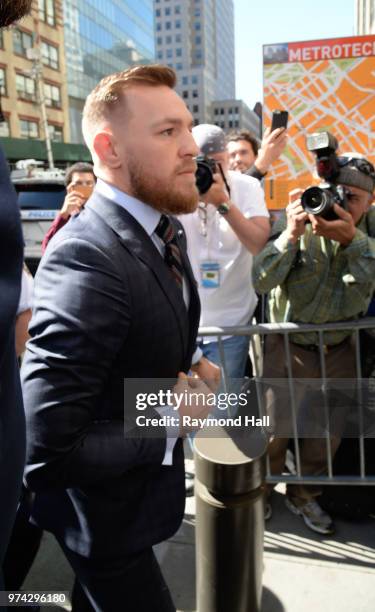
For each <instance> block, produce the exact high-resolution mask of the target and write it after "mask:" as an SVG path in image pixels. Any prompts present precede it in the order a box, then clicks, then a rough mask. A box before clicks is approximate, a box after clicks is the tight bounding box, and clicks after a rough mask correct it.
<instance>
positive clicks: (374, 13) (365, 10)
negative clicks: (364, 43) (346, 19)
mask: <svg viewBox="0 0 375 612" xmlns="http://www.w3.org/2000/svg"><path fill="white" fill-rule="evenodd" d="M355 12H356V34H358V35H364V34H375V0H355Z"/></svg>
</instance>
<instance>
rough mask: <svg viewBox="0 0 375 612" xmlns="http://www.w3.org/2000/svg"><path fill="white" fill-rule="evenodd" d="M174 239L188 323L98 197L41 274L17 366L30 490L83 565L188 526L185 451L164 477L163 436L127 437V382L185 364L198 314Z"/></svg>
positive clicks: (174, 295) (123, 219) (145, 250)
mask: <svg viewBox="0 0 375 612" xmlns="http://www.w3.org/2000/svg"><path fill="white" fill-rule="evenodd" d="M174 222H175V223H176V224H177V223H178V222H177V221H174ZM180 234H183V232H180ZM179 239H180V248H181V251H182V253H183V263H184V268H185V272H186V276H187V278H188V280H189V285H190V307H189V310H188V311H187V309H186V307H185V304H184V301H183V297H182V292H181V290H180V289H179V288H178V286H177V284H176V282H175V280H174V278H173V276H172V274H171V272H170V270H169V269H168V267H167V266H166V264H165V262H164V260H163V258H162V257H161V255H160V253H159V252H158V251H157V249H156V247H155V245H154V244H153V242H152V240H151V239H150V238H149V236H148V235H147V234H146V232H145V231H144V229H143V228H142V227H141V226H140V225H139V224H138V222H137V221H136V220H135V219H134V218H133V217H132V216H131V215H130V214H129V213H127V211H126V210H124V209H123V208H122V207H120V206H118V205H117V204H115V203H114V202H111V201H110V200H107V199H106V198H104V197H102V196H101V195H99V194H94V195H93V196H92V198H90V200H89V202H88V203H87V204H86V207H85V209H84V211H82V213H81V214H80V215H79V216H78V217H76V218H73V219H71V220H70V221H69V223H68V224H67V225H66V226H65V227H64V228H62V229H61V230H60V232H59V233H58V234H56V235H55V236H54V238H53V239H52V241H51V243H50V244H49V246H48V249H47V251H46V253H45V255H44V257H43V258H42V261H41V264H40V266H39V269H38V272H37V276H36V283H35V301H34V314H33V319H32V322H31V326H30V333H31V336H32V340H31V341H30V342H29V344H28V350H27V353H26V357H25V360H24V364H23V387H24V396H25V409H26V419H27V429H28V451H27V467H26V479H27V482H28V485H29V487H30V488H31V489H33V490H34V491H37V495H36V504H35V508H34V519H35V520H36V521H37V522H38V523H39V524H40V525H41V526H43V527H44V528H47V529H49V530H51V531H52V532H54V533H55V534H56V535H57V537H58V538H59V539H62V540H63V541H64V543H65V544H66V545H67V546H68V547H69V548H71V549H72V550H74V551H75V552H78V553H80V554H83V555H86V556H91V557H93V556H100V557H103V556H104V557H106V556H111V555H114V554H116V555H117V554H119V553H121V554H129V553H133V552H136V551H140V550H143V549H145V548H147V547H149V546H152V545H153V544H155V543H157V542H160V541H161V540H163V539H165V538H167V537H170V536H171V535H172V534H173V533H174V532H175V531H176V529H177V528H178V527H179V525H180V522H181V520H182V517H183V512H184V500H185V490H184V465H183V449H182V442H181V440H178V441H177V443H176V446H175V449H174V461H173V465H172V466H162V461H163V457H164V453H165V448H166V437H165V430H164V428H163V427H160V428H159V430H158V435H157V437H147V436H146V435H145V434H144V433H141V431H140V429H139V428H138V429H135V431H134V432H133V437H131V438H129V437H124V419H125V421H126V422H127V421H128V420H130V421H131V419H132V415H133V416H134V410H135V407H134V403H133V402H132V400H131V399H129V397H127V398H126V400H125V405H124V379H126V378H128V379H129V378H143V379H145V380H148V381H150V380H151V379H155V378H158V379H171V378H174V377H176V376H177V374H178V372H179V371H185V372H187V371H188V370H189V367H190V364H191V358H192V354H193V352H194V347H195V340H196V335H197V329H198V324H199V314H200V307H199V298H198V294H197V289H196V283H195V281H194V278H193V274H192V271H191V268H190V264H189V261H188V258H187V255H186V245H185V244H184V236H183V235H180V238H179ZM145 384H146V383H145ZM154 414H156V413H154Z"/></svg>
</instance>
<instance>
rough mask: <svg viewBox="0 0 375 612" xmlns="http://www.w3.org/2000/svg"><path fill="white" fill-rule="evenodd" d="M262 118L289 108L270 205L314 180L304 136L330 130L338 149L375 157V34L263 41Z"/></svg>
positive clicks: (271, 177) (268, 188) (270, 182)
mask: <svg viewBox="0 0 375 612" xmlns="http://www.w3.org/2000/svg"><path fill="white" fill-rule="evenodd" d="M263 61H264V66H263V74H264V107H263V113H264V123H265V125H266V126H267V125H270V122H271V115H272V111H273V110H275V109H286V110H288V111H289V129H288V132H289V136H290V138H289V145H288V147H287V150H286V151H285V153H284V154H283V156H282V157H281V158H280V160H278V161H277V162H276V163H275V164H274V165H273V167H272V172H269V173H268V175H267V179H266V181H265V192H266V199H267V204H268V206H269V208H271V209H277V208H284V207H285V206H286V204H287V202H288V192H289V191H290V190H291V189H294V188H295V187H300V188H302V189H305V188H306V187H307V186H308V185H311V184H312V183H313V182H317V181H316V179H314V178H313V176H312V173H313V171H314V166H315V158H314V156H313V155H312V154H311V153H310V152H309V151H308V150H307V148H306V136H307V135H309V134H311V133H313V132H317V131H323V130H328V131H330V132H332V133H333V134H334V135H335V136H336V138H337V140H338V142H339V153H344V152H349V151H353V152H357V153H361V154H364V155H365V156H366V157H367V158H368V159H370V161H372V162H374V161H375V36H374V35H372V36H352V37H349V38H336V39H329V40H317V41H307V42H295V43H283V44H278V45H265V46H264V47H263Z"/></svg>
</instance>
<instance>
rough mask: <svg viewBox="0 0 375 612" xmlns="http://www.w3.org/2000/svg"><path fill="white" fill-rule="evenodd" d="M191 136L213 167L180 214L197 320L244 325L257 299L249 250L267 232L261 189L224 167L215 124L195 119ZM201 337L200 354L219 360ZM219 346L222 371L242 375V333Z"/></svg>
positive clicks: (252, 251) (221, 135)
mask: <svg viewBox="0 0 375 612" xmlns="http://www.w3.org/2000/svg"><path fill="white" fill-rule="evenodd" d="M193 136H194V139H195V142H196V143H197V145H198V147H199V149H200V152H201V154H203V155H204V156H206V158H207V159H206V164H207V162H208V164H207V165H211V166H212V173H213V176H212V184H211V187H210V188H209V189H208V190H207V191H205V193H201V194H200V202H199V205H198V210H197V211H195V212H194V213H192V214H190V215H184V216H183V217H181V223H182V224H183V226H184V229H185V232H186V236H187V243H188V253H189V258H190V261H191V264H192V268H193V271H194V276H195V278H196V279H197V281H198V290H199V296H200V299H201V307H202V311H201V320H200V325H201V326H221V327H226V326H234V325H236V326H237V325H247V324H248V323H249V322H250V320H251V317H252V314H253V312H254V309H255V306H256V303H257V296H256V294H255V291H254V289H253V287H252V284H251V267H252V260H253V255H255V254H256V253H259V252H260V250H261V249H262V248H263V246H264V245H265V243H266V241H267V239H268V236H269V232H270V226H269V220H268V216H269V215H268V211H267V208H266V205H265V202H264V195H263V191H262V189H261V187H260V185H259V182H258V181H257V180H256V179H254V178H251V177H248V176H245V175H242V174H240V173H237V172H232V171H229V170H228V167H229V163H228V152H227V150H226V143H225V134H224V132H223V130H222V129H221V128H219V127H218V126H216V125H209V124H201V125H198V126H196V127H194V128H193ZM210 160H211V161H210ZM212 164H213V165H212ZM215 164H216V166H215ZM207 340H208V341H205V342H204V343H203V344H202V350H203V353H204V355H205V356H206V357H207V358H208V359H209V360H210V361H212V362H214V363H217V364H221V359H220V352H219V346H218V342H216V341H215V342H212V341H210V340H211V339H207ZM223 349H224V357H225V367H224V370H225V373H226V375H227V376H228V377H229V378H242V377H243V376H244V373H245V367H246V360H247V355H248V352H249V339H248V337H246V336H230V337H227V338H225V339H224V342H223Z"/></svg>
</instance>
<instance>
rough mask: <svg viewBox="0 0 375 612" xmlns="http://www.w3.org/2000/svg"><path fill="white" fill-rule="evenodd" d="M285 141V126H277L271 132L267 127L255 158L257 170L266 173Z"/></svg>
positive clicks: (286, 140)
mask: <svg viewBox="0 0 375 612" xmlns="http://www.w3.org/2000/svg"><path fill="white" fill-rule="evenodd" d="M287 142H288V134H287V131H286V129H285V128H277V129H276V130H273V132H271V130H270V128H267V129H266V130H265V132H264V135H263V140H262V144H261V145H260V149H259V151H258V156H257V158H256V160H255V167H256V168H257V170H259V172H261V173H262V174H266V172H268V169H269V167H270V166H271V164H273V162H275V161H276V160H277V159H279V157H280V155H281V154H282V152H283V151H284V149H285V147H286V144H287Z"/></svg>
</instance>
